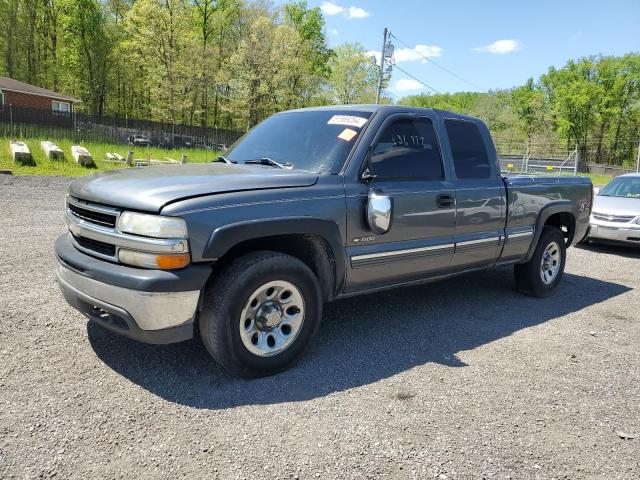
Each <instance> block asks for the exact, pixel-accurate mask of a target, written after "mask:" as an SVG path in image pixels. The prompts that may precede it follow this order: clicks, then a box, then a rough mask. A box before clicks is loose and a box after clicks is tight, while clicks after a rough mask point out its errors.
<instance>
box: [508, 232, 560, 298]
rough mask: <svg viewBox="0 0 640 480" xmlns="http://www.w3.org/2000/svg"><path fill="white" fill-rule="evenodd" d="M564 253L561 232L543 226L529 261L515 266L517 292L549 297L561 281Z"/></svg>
mask: <svg viewBox="0 0 640 480" xmlns="http://www.w3.org/2000/svg"><path fill="white" fill-rule="evenodd" d="M566 252H567V246H566V243H565V240H564V235H563V234H562V231H561V230H560V229H558V228H556V227H552V226H545V227H544V228H543V230H542V234H541V235H540V239H539V240H538V245H537V246H536V249H535V251H534V252H533V256H532V257H531V260H529V261H528V262H527V263H522V264H518V265H516V266H515V269H514V271H515V277H516V286H517V288H518V290H520V291H521V292H522V293H525V294H527V295H531V296H534V297H547V296H549V295H551V294H552V293H553V292H554V291H555V289H556V288H557V287H558V284H559V283H560V280H561V279H562V275H563V273H564V266H565V261H566V255H567V254H566Z"/></svg>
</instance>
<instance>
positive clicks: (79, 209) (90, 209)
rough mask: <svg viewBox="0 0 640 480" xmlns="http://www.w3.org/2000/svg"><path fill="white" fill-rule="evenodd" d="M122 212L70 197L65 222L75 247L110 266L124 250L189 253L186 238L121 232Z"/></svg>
mask: <svg viewBox="0 0 640 480" xmlns="http://www.w3.org/2000/svg"><path fill="white" fill-rule="evenodd" d="M121 213H122V212H121V210H119V209H117V208H114V207H108V206H106V205H101V204H96V203H91V202H86V201H84V200H80V199H78V198H75V197H72V196H70V195H68V196H67V209H66V220H67V227H68V228H69V232H70V234H71V241H72V243H73V245H74V246H75V247H76V248H77V249H78V250H80V251H82V252H84V253H87V254H89V255H93V256H94V257H98V258H101V259H104V260H109V261H111V262H117V261H118V251H119V249H121V248H124V249H127V250H135V251H139V252H149V253H158V254H169V255H170V254H174V253H188V252H189V244H188V240H187V239H186V238H171V239H164V238H152V237H143V236H140V235H131V234H128V233H122V232H120V231H119V230H118V218H119V216H120V214H121Z"/></svg>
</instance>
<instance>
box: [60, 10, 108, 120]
mask: <svg viewBox="0 0 640 480" xmlns="http://www.w3.org/2000/svg"><path fill="white" fill-rule="evenodd" d="M51 4H53V2H51ZM52 8H54V7H53V5H52ZM61 21H62V28H63V31H64V46H63V48H62V51H61V52H60V55H58V53H57V49H56V50H55V52H54V58H55V59H57V58H58V56H59V57H60V60H61V62H62V65H63V67H64V71H65V72H66V73H65V77H66V78H65V83H66V84H67V85H69V86H71V87H72V89H73V91H75V92H77V93H79V96H80V98H81V99H82V101H83V102H84V103H85V104H86V105H87V106H88V108H89V110H90V112H91V113H93V114H96V115H102V114H104V111H105V102H106V95H107V87H108V86H107V80H108V72H109V67H110V63H111V51H112V48H113V45H112V42H111V39H110V38H109V37H108V35H107V32H106V31H105V23H106V22H105V19H104V12H103V11H102V6H101V5H100V4H99V3H98V2H97V1H96V0H66V1H64V0H63V3H62V20H61ZM78 72H84V74H78Z"/></svg>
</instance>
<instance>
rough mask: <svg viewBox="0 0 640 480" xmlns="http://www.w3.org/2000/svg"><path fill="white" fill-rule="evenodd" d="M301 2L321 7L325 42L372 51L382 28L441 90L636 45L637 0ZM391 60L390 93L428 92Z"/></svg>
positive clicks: (639, 39)
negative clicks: (351, 45)
mask: <svg viewBox="0 0 640 480" xmlns="http://www.w3.org/2000/svg"><path fill="white" fill-rule="evenodd" d="M308 3H309V6H310V7H315V6H318V7H320V8H321V10H322V12H323V14H324V17H325V20H326V33H327V38H328V40H329V45H330V46H331V47H335V46H337V45H339V44H341V43H344V42H356V41H357V42H360V43H361V44H362V45H363V46H364V47H365V48H366V49H367V51H370V52H371V53H375V52H378V56H379V52H380V50H381V48H382V35H383V30H384V28H385V27H387V28H389V29H390V30H391V33H392V34H393V35H394V36H395V37H397V39H396V38H392V39H391V42H392V43H393V44H394V47H395V62H396V64H397V66H398V67H399V68H402V69H403V70H406V71H407V72H408V73H409V74H411V75H413V76H414V77H416V78H417V79H419V80H420V81H421V82H424V83H426V84H427V85H429V86H430V87H432V88H433V89H435V90H437V91H438V92H442V93H445V92H449V93H453V92H459V91H487V90H489V89H497V88H511V87H513V86H518V85H521V84H523V83H524V82H526V80H527V79H528V78H529V77H533V78H534V79H537V78H538V77H539V76H540V75H541V74H543V73H545V72H546V71H547V70H548V68H549V67H550V66H555V67H561V66H562V65H564V64H565V63H566V62H567V60H570V59H577V58H580V57H584V56H588V55H593V54H603V55H622V54H625V53H628V52H640V0H607V1H602V0H599V1H594V0H582V1H576V0H574V1H563V0H555V1H547V0H535V1H528V2H523V1H518V0H511V1H504V0H495V1H491V0H485V1H478V0H476V1H473V0H468V1H463V0H440V1H432V0H422V1H421V0H393V1H389V0H386V1H385V0H331V1H324V0H319V1H318V0H309V1H308ZM398 39H399V40H398ZM400 40H401V41H402V42H405V43H406V44H407V45H408V46H409V47H407V46H405V45H403V44H402V43H401V42H400ZM425 57H426V58H425ZM436 63H437V65H438V66H440V67H444V68H445V69H447V70H449V71H450V72H453V73H454V74H455V75H457V77H456V76H454V75H452V74H450V73H448V72H446V71H444V70H442V69H441V68H438V66H437V65H436ZM399 68H395V69H394V71H393V74H392V78H391V83H390V87H389V89H388V90H389V91H390V93H391V94H392V96H394V97H396V98H398V97H403V96H405V95H413V94H418V93H428V92H430V90H429V89H428V88H427V87H425V86H424V85H423V84H421V83H419V82H418V81H416V80H414V79H413V78H411V77H409V76H408V75H406V74H404V73H403V72H401V71H400V70H399ZM458 77H461V78H458ZM462 79H464V80H462ZM465 80H466V81H465ZM467 82H468V83H467ZM431 93H433V91H431Z"/></svg>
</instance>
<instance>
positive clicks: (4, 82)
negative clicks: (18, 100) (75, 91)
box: [0, 77, 80, 103]
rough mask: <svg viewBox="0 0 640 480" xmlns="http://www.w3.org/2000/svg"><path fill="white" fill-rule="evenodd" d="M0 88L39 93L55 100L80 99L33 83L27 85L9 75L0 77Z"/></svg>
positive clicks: (31, 93) (70, 100)
mask: <svg viewBox="0 0 640 480" xmlns="http://www.w3.org/2000/svg"><path fill="white" fill-rule="evenodd" d="M0 90H6V91H8V92H21V93H27V94H30V95H39V96H41V97H49V98H54V99H56V100H66V101H68V102H72V103H76V102H79V101H80V100H78V99H77V98H73V97H71V96H69V95H65V94H64V93H58V92H54V91H53V90H47V89H46V88H40V87H36V86H35V85H29V84H28V83H24V82H20V81H18V80H14V79H13V78H9V77H0Z"/></svg>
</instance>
